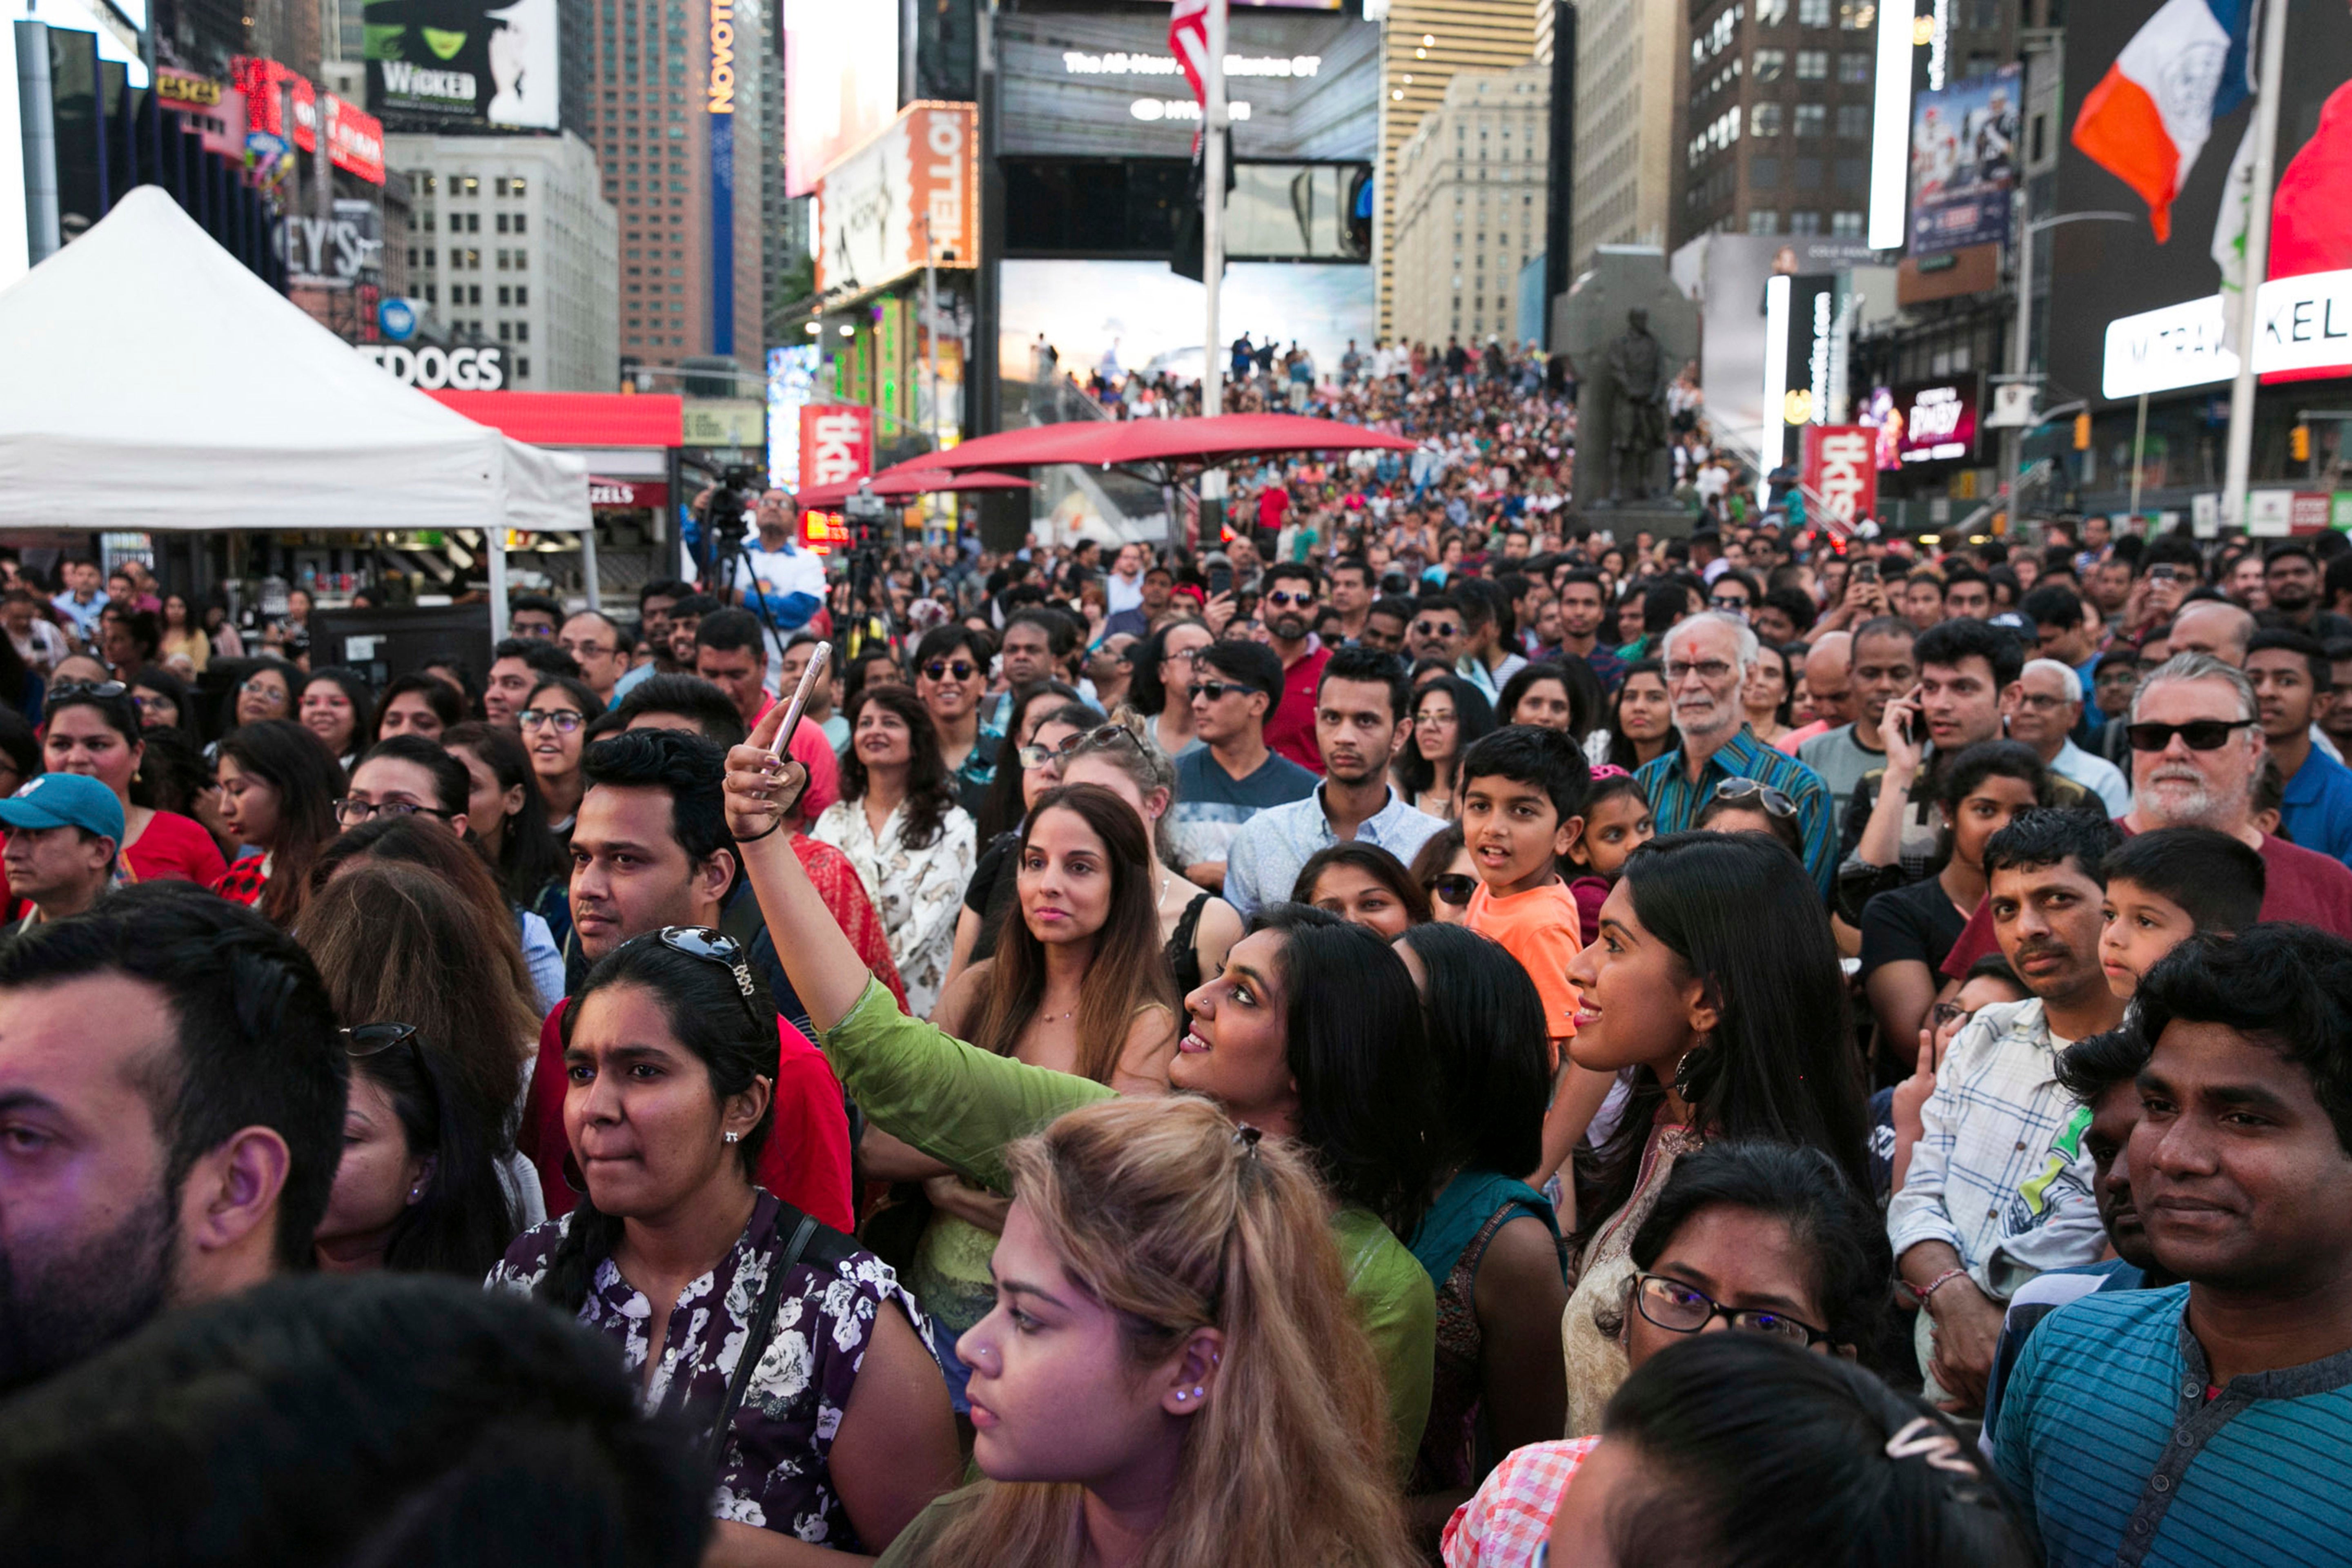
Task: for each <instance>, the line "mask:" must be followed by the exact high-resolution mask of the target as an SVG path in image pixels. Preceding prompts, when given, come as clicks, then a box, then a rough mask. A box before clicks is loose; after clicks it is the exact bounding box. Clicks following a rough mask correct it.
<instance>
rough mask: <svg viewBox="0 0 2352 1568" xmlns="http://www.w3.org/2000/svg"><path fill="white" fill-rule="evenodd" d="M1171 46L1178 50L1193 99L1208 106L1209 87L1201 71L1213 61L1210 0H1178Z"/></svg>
mask: <svg viewBox="0 0 2352 1568" xmlns="http://www.w3.org/2000/svg"><path fill="white" fill-rule="evenodd" d="M1168 47H1170V48H1171V49H1172V50H1174V51H1175V54H1176V63H1177V64H1178V65H1179V66H1181V67H1182V68H1183V69H1184V79H1185V80H1186V81H1189V82H1191V83H1192V98H1193V100H1194V101H1195V102H1197V103H1199V104H1200V105H1201V107H1202V108H1203V109H1206V108H1207V107H1208V104H1209V89H1208V88H1207V87H1206V86H1204V85H1203V84H1202V76H1201V73H1202V68H1204V67H1206V66H1207V64H1208V62H1209V0H1176V8H1175V10H1174V11H1173V13H1171V15H1170V16H1169V18H1168Z"/></svg>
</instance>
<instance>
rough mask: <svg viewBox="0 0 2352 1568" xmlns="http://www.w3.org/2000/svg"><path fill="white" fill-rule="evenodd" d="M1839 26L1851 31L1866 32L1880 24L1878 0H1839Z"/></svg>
mask: <svg viewBox="0 0 2352 1568" xmlns="http://www.w3.org/2000/svg"><path fill="white" fill-rule="evenodd" d="M1838 26H1841V27H1843V28H1844V29H1845V30H1846V31H1847V32H1849V33H1866V32H1868V31H1870V29H1871V28H1873V27H1874V26H1878V4H1877V0H1838Z"/></svg>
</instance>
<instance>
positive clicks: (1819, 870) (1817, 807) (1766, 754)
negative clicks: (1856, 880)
mask: <svg viewBox="0 0 2352 1568" xmlns="http://www.w3.org/2000/svg"><path fill="white" fill-rule="evenodd" d="M1633 777H1634V779H1635V780H1636V781H1637V782H1638V783H1639V784H1641V786H1642V793H1643V794H1644V795H1648V796H1649V797H1650V816H1651V818H1652V820H1653V821H1654V822H1655V823H1656V825H1657V829H1658V831H1659V832H1660V833H1661V834H1666V833H1681V832H1683V831H1685V830H1686V829H1688V828H1690V827H1692V826H1696V824H1697V822H1698V814H1699V812H1700V811H1701V810H1703V809H1705V807H1706V803H1707V802H1708V801H1709V800H1710V799H1712V798H1713V797H1714V795H1715V786H1716V785H1717V784H1721V783H1722V782H1723V781H1724V780H1726V779H1732V778H1739V779H1754V780H1756V781H1757V782H1758V783H1759V784H1769V785H1770V786H1771V787H1772V788H1774V789H1777V790H1779V791H1780V793H1781V794H1782V795H1787V796H1788V797H1789V799H1790V802H1792V803H1793V804H1794V805H1796V808H1797V826H1799V827H1800V828H1801V829H1803V831H1804V840H1805V869H1806V870H1808V871H1810V872H1811V873H1812V878H1813V882H1814V885H1815V886H1817V887H1818V888H1820V889H1821V892H1822V898H1824V899H1827V898H1828V897H1829V894H1830V883H1831V879H1832V878H1833V877H1834V876H1835V874H1836V871H1837V857H1836V849H1837V834H1836V831H1835V828H1834V825H1833V824H1832V821H1831V804H1830V792H1829V786H1828V785H1826V784H1822V775H1821V774H1819V773H1815V772H1813V770H1812V769H1811V768H1809V767H1807V766H1805V764H1804V763H1801V762H1799V761H1797V759H1796V758H1794V757H1792V756H1790V755H1788V754H1787V753H1786V752H1776V751H1774V750H1773V749H1772V748H1771V747H1769V746H1768V745H1766V744H1765V743H1764V742H1761V741H1759V740H1758V739H1757V738H1756V734H1755V731H1752V730H1750V729H1748V726H1747V725H1745V724H1742V725H1741V726H1740V727H1739V733H1738V734H1737V735H1734V736H1733V737H1731V739H1730V740H1728V741H1726V742H1724V743H1723V746H1722V749H1721V750H1719V751H1717V752H1716V753H1715V755H1713V756H1711V757H1709V758H1707V760H1706V765H1705V766H1703V767H1701V768H1700V769H1699V772H1698V779H1697V781H1696V783H1694V782H1693V781H1692V779H1691V777H1690V774H1689V771H1688V770H1687V769H1685V767H1684V766H1683V752H1682V748H1681V747H1679V746H1677V747H1675V749H1674V750H1673V751H1671V752H1667V753H1666V754H1665V755H1664V756H1663V757H1658V758H1656V759H1654V760H1653V761H1652V762H1651V763H1648V765H1646V766H1644V767H1643V769H1642V771H1641V772H1640V773H1635V774H1634V775H1633Z"/></svg>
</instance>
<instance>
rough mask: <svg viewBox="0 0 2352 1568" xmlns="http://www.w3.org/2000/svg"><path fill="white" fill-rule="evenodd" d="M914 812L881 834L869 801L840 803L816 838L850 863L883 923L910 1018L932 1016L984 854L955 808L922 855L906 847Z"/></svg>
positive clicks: (897, 811)
mask: <svg viewBox="0 0 2352 1568" xmlns="http://www.w3.org/2000/svg"><path fill="white" fill-rule="evenodd" d="M906 825H907V808H906V806H905V805H903V804H901V805H898V806H895V807H893V808H892V810H891V812H890V815H889V816H887V818H885V819H884V820H883V823H882V831H881V832H879V833H877V832H875V831H874V826H873V824H872V823H871V822H870V821H868V820H867V818H866V805H865V803H864V802H862V801H855V800H837V801H835V802H834V803H833V804H832V805H829V806H827V807H825V809H824V816H820V817H818V818H817V821H816V826H814V827H813V828H811V829H810V830H809V837H812V838H814V839H817V840H818V841H819V842H821V843H825V844H830V845H832V846H833V847H835V848H836V849H838V850H840V851H841V852H842V853H843V854H844V855H845V856H847V857H848V858H849V863H850V864H851V865H852V866H855V867H856V868H857V875H858V879H860V880H861V881H863V882H864V883H865V884H866V896H867V897H868V898H870V899H872V900H874V909H875V912H876V913H877V914H879V915H880V916H881V917H882V929H883V930H884V931H886V932H887V933H888V935H889V938H890V961H891V962H892V963H896V964H897V965H898V978H899V979H900V980H901V981H902V982H904V983H905V985H906V993H907V1011H908V1012H909V1013H911V1014H913V1015H914V1016H916V1017H918V1018H928V1017H929V1016H931V1006H932V1004H934V1003H936V1002H937V1001H938V1000H939V999H940V986H941V985H942V984H946V981H947V973H948V964H949V963H950V961H951V960H952V959H953V957H954V948H955V927H956V911H957V910H961V909H962V908H963V885H964V884H965V883H966V882H968V881H970V880H971V867H972V861H973V860H974V859H975V858H977V855H978V849H977V847H976V846H975V845H974V844H973V842H972V838H973V831H972V824H971V816H970V815H968V814H967V813H966V812H965V811H964V809H963V808H962V807H961V806H950V808H949V809H948V814H947V817H946V819H945V820H944V821H943V822H942V823H941V824H940V834H939V837H937V838H934V839H932V840H931V842H930V843H929V845H926V846H925V847H922V848H919V849H918V848H915V847H911V846H909V845H908V844H906V843H904V842H902V841H901V838H900V835H901V834H902V833H903V832H904V831H905V829H906Z"/></svg>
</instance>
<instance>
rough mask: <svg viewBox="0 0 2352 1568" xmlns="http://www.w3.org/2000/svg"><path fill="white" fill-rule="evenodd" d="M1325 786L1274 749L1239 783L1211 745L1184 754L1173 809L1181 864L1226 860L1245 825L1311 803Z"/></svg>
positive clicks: (1172, 824) (1178, 764) (1171, 824)
mask: <svg viewBox="0 0 2352 1568" xmlns="http://www.w3.org/2000/svg"><path fill="white" fill-rule="evenodd" d="M1321 782H1322V781H1321V780H1319V779H1318V778H1317V777H1316V776H1315V775H1314V774H1313V773H1308V772H1307V770H1306V769H1305V768H1302V767H1300V766H1299V765H1298V764H1297V763H1294V762H1292V761H1291V760H1290V759H1289V758H1288V757H1286V756H1283V755H1281V754H1280V753H1279V752H1273V751H1269V752H1266V754H1265V762H1263V763H1260V764H1258V768H1257V771H1256V772H1255V773H1251V774H1250V775H1249V776H1248V777H1247V778H1238V779H1237V778H1235V777H1234V775H1233V774H1231V773H1227V772H1225V768H1224V764H1223V763H1220V762H1218V761H1217V757H1216V753H1215V752H1212V751H1211V750H1210V749H1209V748H1208V747H1207V746H1205V745H1204V746H1202V748H1201V749H1200V750H1198V751H1195V752H1185V753H1184V754H1183V755H1181V756H1180V757H1178V758H1177V759H1176V803H1175V804H1174V805H1171V806H1170V807H1169V808H1168V823H1169V827H1170V830H1171V831H1170V837H1171V840H1172V841H1173V843H1174V845H1175V848H1176V860H1177V863H1178V864H1179V865H1181V866H1197V865H1199V864H1201V863H1202V861H1208V860H1223V858H1225V856H1226V853H1227V852H1228V850H1229V849H1230V847H1231V846H1232V844H1233V841H1234V835H1235V834H1236V833H1238V832H1240V831H1241V826H1242V824H1243V823H1244V822H1247V821H1248V820H1249V819H1250V818H1251V817H1253V816H1256V815H1257V814H1258V813H1259V812H1261V811H1265V810H1268V809H1270V808H1272V807H1274V806H1277V805H1288V804H1290V803H1291V802H1292V801H1295V800H1305V799H1307V798H1308V797H1309V796H1311V795H1314V793H1315V786H1316V785H1317V784H1320V783H1321ZM1285 890H1287V889H1285Z"/></svg>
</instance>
